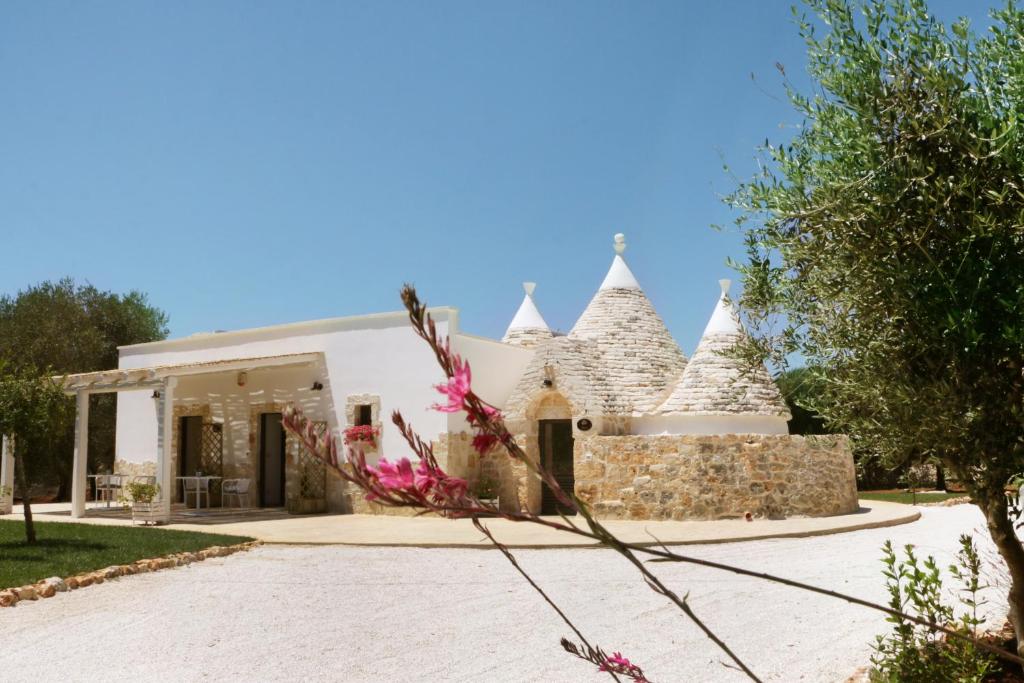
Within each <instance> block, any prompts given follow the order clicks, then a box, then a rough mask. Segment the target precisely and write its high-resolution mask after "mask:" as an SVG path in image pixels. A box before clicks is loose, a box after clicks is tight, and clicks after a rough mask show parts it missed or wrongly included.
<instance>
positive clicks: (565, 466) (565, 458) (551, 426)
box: [537, 420, 576, 515]
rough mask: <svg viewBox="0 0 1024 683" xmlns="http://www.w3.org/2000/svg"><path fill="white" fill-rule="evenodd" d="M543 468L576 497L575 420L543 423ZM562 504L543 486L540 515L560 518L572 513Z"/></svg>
mask: <svg viewBox="0 0 1024 683" xmlns="http://www.w3.org/2000/svg"><path fill="white" fill-rule="evenodd" d="M537 438H538V440H539V446H540V461H541V464H542V465H543V466H544V467H545V468H546V469H547V470H548V471H549V472H551V473H552V474H553V475H554V477H555V481H557V482H558V485H559V486H561V487H562V490H563V491H565V492H566V493H572V492H573V490H574V487H575V486H576V476H575V473H574V471H573V464H572V450H573V438H572V420H539V425H538V434H537ZM563 508H564V506H562V505H560V504H559V503H558V500H557V499H556V498H555V494H554V491H552V490H551V489H550V488H549V487H548V486H547V484H543V485H542V493H541V506H540V512H541V514H542V515H556V514H558V513H559V511H561V512H568V510H565V509H563Z"/></svg>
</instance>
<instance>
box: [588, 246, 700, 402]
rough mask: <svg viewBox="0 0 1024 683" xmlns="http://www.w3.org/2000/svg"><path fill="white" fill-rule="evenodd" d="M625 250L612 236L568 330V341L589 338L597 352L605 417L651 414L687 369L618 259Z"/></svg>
mask: <svg viewBox="0 0 1024 683" xmlns="http://www.w3.org/2000/svg"><path fill="white" fill-rule="evenodd" d="M625 248H626V243H625V238H624V236H623V235H622V234H618V235H616V236H615V252H616V254H615V258H614V259H613V260H612V265H611V268H610V269H609V270H608V274H607V275H606V276H605V278H604V281H603V282H602V283H601V287H600V289H598V291H597V294H595V295H594V298H593V299H591V301H590V303H589V304H588V305H587V308H586V310H585V311H583V315H581V316H580V318H579V320H577V321H576V324H575V325H574V326H573V328H572V330H571V331H570V332H569V338H570V339H580V340H583V339H589V340H592V341H593V342H594V343H595V345H596V348H597V350H598V352H599V354H600V357H599V358H598V359H597V367H598V374H599V375H600V377H601V378H602V380H603V384H604V386H605V388H606V393H605V395H604V396H603V397H602V401H601V402H602V404H603V405H602V412H603V414H605V415H641V414H644V413H650V412H651V411H653V410H654V408H655V407H656V406H657V405H658V403H659V402H660V400H661V399H662V398H663V397H664V395H665V393H666V392H667V391H668V389H669V387H671V386H672V383H673V382H675V381H676V380H677V379H678V378H679V376H680V374H681V373H682V372H683V369H684V368H685V367H686V356H684V355H683V352H682V349H680V348H679V345H678V344H676V341H675V340H674V339H673V338H672V335H671V334H669V331H668V328H666V327H665V323H664V322H662V320H661V318H660V317H659V316H658V314H657V313H656V312H655V310H654V306H652V305H651V302H650V301H649V300H648V299H647V295H646V294H644V291H643V290H642V289H641V288H640V284H639V283H638V282H637V280H636V278H635V277H634V276H633V273H632V271H630V269H629V266H627V265H626V261H625V260H624V259H623V258H622V252H623V251H625Z"/></svg>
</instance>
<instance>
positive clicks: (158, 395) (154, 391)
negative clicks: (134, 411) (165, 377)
mask: <svg viewBox="0 0 1024 683" xmlns="http://www.w3.org/2000/svg"><path fill="white" fill-rule="evenodd" d="M150 398H160V390H159V389H154V390H153V395H152V396H150Z"/></svg>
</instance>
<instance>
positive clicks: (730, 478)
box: [574, 434, 858, 520]
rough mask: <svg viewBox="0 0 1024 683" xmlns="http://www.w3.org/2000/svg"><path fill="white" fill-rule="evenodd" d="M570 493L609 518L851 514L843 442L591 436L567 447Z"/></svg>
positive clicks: (848, 461)
mask: <svg viewBox="0 0 1024 683" xmlns="http://www.w3.org/2000/svg"><path fill="white" fill-rule="evenodd" d="M574 460H575V470H576V493H577V495H579V496H580V497H581V498H582V499H584V500H586V501H588V502H589V503H590V504H591V505H592V506H593V509H594V511H595V512H596V514H597V515H598V516H599V517H602V518H610V519H677V520H678V519H693V520H702V519H703V520H708V519H725V518H730V517H732V518H735V517H742V516H743V515H744V514H745V513H747V512H750V513H752V514H753V515H754V516H755V517H760V518H770V519H775V518H782V517H790V516H808V517H823V516H827V515H837V514H847V513H851V512H854V511H856V510H857V507H858V503H857V485H856V478H855V472H854V466H853V455H852V454H851V452H850V446H849V442H848V441H847V439H846V437H843V436H819V437H813V436H812V437H803V436H791V435H757V434H735V435H722V436H698V435H677V436H595V437H590V438H585V439H577V440H576V444H575V453H574Z"/></svg>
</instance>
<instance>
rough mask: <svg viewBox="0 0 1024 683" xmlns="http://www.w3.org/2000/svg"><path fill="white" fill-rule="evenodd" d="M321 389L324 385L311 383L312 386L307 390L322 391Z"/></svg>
mask: <svg viewBox="0 0 1024 683" xmlns="http://www.w3.org/2000/svg"><path fill="white" fill-rule="evenodd" d="M323 388H324V385H323V384H321V383H320V382H313V386H312V387H310V389H309V390H310V391H322V390H323Z"/></svg>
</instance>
